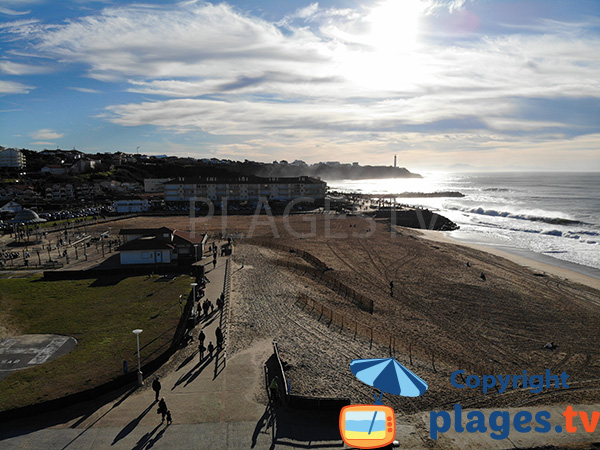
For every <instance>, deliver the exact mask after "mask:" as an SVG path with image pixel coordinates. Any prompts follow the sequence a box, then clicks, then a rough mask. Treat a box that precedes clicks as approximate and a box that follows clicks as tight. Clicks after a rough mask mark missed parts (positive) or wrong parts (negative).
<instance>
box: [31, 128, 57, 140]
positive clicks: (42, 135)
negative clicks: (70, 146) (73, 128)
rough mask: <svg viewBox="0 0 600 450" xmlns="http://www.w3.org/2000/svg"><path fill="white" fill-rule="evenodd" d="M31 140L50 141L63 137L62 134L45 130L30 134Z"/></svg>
mask: <svg viewBox="0 0 600 450" xmlns="http://www.w3.org/2000/svg"><path fill="white" fill-rule="evenodd" d="M30 135H31V137H32V138H33V139H36V140H52V139H60V138H61V137H63V136H64V134H63V133H57V132H55V131H53V130H49V129H47V128H44V129H41V130H38V131H35V132H33V133H31V134H30Z"/></svg>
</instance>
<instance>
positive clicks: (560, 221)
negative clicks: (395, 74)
mask: <svg viewBox="0 0 600 450" xmlns="http://www.w3.org/2000/svg"><path fill="white" fill-rule="evenodd" d="M449 209H453V210H455V211H464V212H468V213H472V214H481V215H484V216H491V217H507V218H509V219H518V220H530V221H533V222H544V223H549V224H552V225H587V224H586V223H585V222H582V221H580V220H574V219H568V218H566V217H548V216H539V215H536V214H525V213H514V212H509V211H497V210H495V209H485V208H482V207H478V208H461V207H456V206H454V207H450V208H449Z"/></svg>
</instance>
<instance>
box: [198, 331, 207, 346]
mask: <svg viewBox="0 0 600 450" xmlns="http://www.w3.org/2000/svg"><path fill="white" fill-rule="evenodd" d="M204 339H206V335H205V334H204V330H200V334H199V335H198V342H199V343H200V344H204Z"/></svg>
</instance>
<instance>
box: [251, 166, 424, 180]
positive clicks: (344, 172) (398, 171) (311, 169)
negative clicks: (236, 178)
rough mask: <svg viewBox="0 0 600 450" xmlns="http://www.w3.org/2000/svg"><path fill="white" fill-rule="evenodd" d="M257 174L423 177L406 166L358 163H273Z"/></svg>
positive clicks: (349, 178) (352, 178) (369, 177)
mask: <svg viewBox="0 0 600 450" xmlns="http://www.w3.org/2000/svg"><path fill="white" fill-rule="evenodd" d="M255 175H258V176H262V177H298V176H311V177H319V178H321V179H323V180H366V179H374V178H421V175H419V174H416V173H412V172H409V171H408V170H407V169H405V168H404V167H391V166H361V165H358V164H341V163H317V164H312V165H307V164H302V163H301V162H296V164H287V163H283V164H282V163H277V164H275V163H273V164H265V165H263V166H262V167H261V168H260V169H259V170H258V171H257V173H255Z"/></svg>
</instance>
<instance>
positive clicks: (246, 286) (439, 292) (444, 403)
mask: <svg viewBox="0 0 600 450" xmlns="http://www.w3.org/2000/svg"><path fill="white" fill-rule="evenodd" d="M158 223H160V225H165V226H171V227H173V228H177V229H182V230H190V229H195V230H196V232H208V233H209V234H219V233H225V232H226V233H228V234H231V235H233V236H234V243H235V252H234V270H233V291H232V295H233V297H232V316H231V321H232V322H231V326H232V328H231V330H232V336H233V340H232V347H233V348H232V350H234V351H236V352H237V351H241V350H243V349H244V348H247V347H248V346H249V345H250V344H251V343H252V342H256V341H257V340H260V339H275V340H277V341H278V342H279V345H280V348H281V353H282V357H283V358H284V359H285V360H286V361H287V363H288V365H289V368H288V373H289V377H290V382H291V387H292V392H294V393H297V394H302V395H322V396H333V397H348V398H350V399H351V401H353V402H358V403H365V402H366V403H369V402H371V401H372V390H371V389H370V388H368V387H365V385H363V384H362V383H360V382H359V381H358V380H356V379H355V378H354V377H353V375H352V374H351V372H350V370H349V363H350V362H351V361H352V359H356V358H379V357H388V356H390V355H394V356H395V357H396V359H397V360H398V361H400V362H401V363H403V364H405V365H406V366H407V367H409V368H411V370H413V371H414V372H415V373H417V374H418V375H419V376H420V377H422V378H423V379H425V380H427V382H428V384H429V390H428V391H427V393H426V394H425V395H423V396H422V397H419V398H416V399H407V398H397V397H394V396H386V397H388V398H386V400H385V403H386V404H389V405H391V406H393V407H394V409H395V410H396V411H402V412H404V413H406V414H412V413H414V412H417V411H426V410H431V409H442V408H446V407H451V406H452V405H453V404H454V403H456V402H460V403H461V404H462V405H463V406H464V407H499V406H512V407H516V406H520V405H528V406H531V405H542V404H557V403H565V402H579V403H596V402H598V401H599V400H600V397H599V393H598V392H599V391H598V390H597V374H598V369H599V368H600V348H599V347H598V345H597V338H596V335H595V333H590V332H589V331H590V330H597V329H600V300H599V299H600V292H599V291H598V290H597V289H594V288H593V286H595V285H594V284H593V283H592V280H584V279H583V278H577V277H576V274H571V273H567V272H561V273H560V275H558V276H555V275H554V272H551V271H550V270H544V269H543V268H542V267H541V266H535V265H534V264H533V263H530V262H526V263H525V261H521V262H523V263H525V264H523V265H520V264H518V263H516V262H514V261H513V260H510V259H508V258H505V257H504V256H505V255H502V257H501V256H499V255H498V254H495V253H492V252H490V251H481V250H479V249H476V248H474V247H473V246H465V245H457V244H454V243H450V242H446V241H444V242H442V240H443V239H439V238H438V240H437V241H435V242H434V241H432V240H431V239H425V238H424V237H423V235H422V232H421V231H420V230H413V229H407V228H395V229H392V228H391V227H390V226H389V223H388V222H386V221H377V222H375V221H373V220H367V219H364V218H361V217H352V216H349V217H346V216H337V215H297V216H292V217H287V218H284V217H268V216H264V215H263V216H260V217H251V216H230V217H225V218H222V217H212V218H210V219H203V218H194V219H190V218H188V217H182V216H178V217H164V218H156V217H138V218H134V219H129V220H126V221H117V222H113V223H111V229H112V230H118V229H120V228H121V227H150V226H157V224H158ZM98 231H106V226H105V225H104V226H101V228H99V230H98ZM442 237H443V236H442ZM290 250H291V251H290ZM300 251H305V252H307V253H308V254H310V255H311V257H312V258H314V259H313V260H310V261H307V260H306V259H303V258H302V257H301V256H300ZM315 261H318V262H319V264H320V265H325V266H327V268H328V270H326V273H327V274H328V275H327V276H328V277H330V278H328V279H323V278H322V277H320V276H315ZM467 263H468V265H467ZM482 273H484V274H485V280H483V279H482V278H481V274H482ZM557 274H558V272H557ZM330 279H334V280H337V281H339V282H340V283H342V284H343V285H344V286H347V287H350V288H352V289H353V290H354V291H355V292H357V293H359V294H360V295H361V296H364V297H366V298H368V299H371V300H372V302H373V305H374V310H373V313H372V314H371V313H370V312H368V311H365V310H364V309H361V308H359V307H357V304H356V302H355V301H354V300H353V299H352V298H349V297H348V296H347V295H345V294H344V292H342V291H340V290H339V289H336V288H334V287H332V285H331V283H330V282H329V281H327V280H330ZM579 280H583V281H586V284H583V283H580V282H576V281H579ZM391 281H392V282H393V283H394V292H393V296H391V295H390V294H391V293H390V282H391ZM587 282H589V283H587ZM332 317H333V319H332ZM547 342H555V344H557V345H558V348H557V349H555V350H547V349H544V348H543V347H544V344H546V343H547ZM457 369H464V370H465V371H466V372H465V373H466V374H469V373H472V374H478V375H483V374H497V373H500V374H521V373H522V371H523V370H527V371H528V373H529V374H538V373H544V372H545V370H546V369H550V370H551V372H552V373H553V374H560V373H561V372H563V371H564V372H566V373H567V374H568V375H569V376H570V380H571V382H572V384H571V385H570V386H571V387H570V389H545V390H544V391H543V392H541V393H539V394H533V393H532V392H531V391H530V390H529V389H523V388H517V389H510V390H509V391H507V392H505V393H503V394H502V395H500V394H498V393H487V394H483V393H482V391H481V390H480V389H479V390H478V389H454V388H452V386H451V384H450V375H451V374H452V372H454V371H455V370H457ZM257 395H258V394H257Z"/></svg>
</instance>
